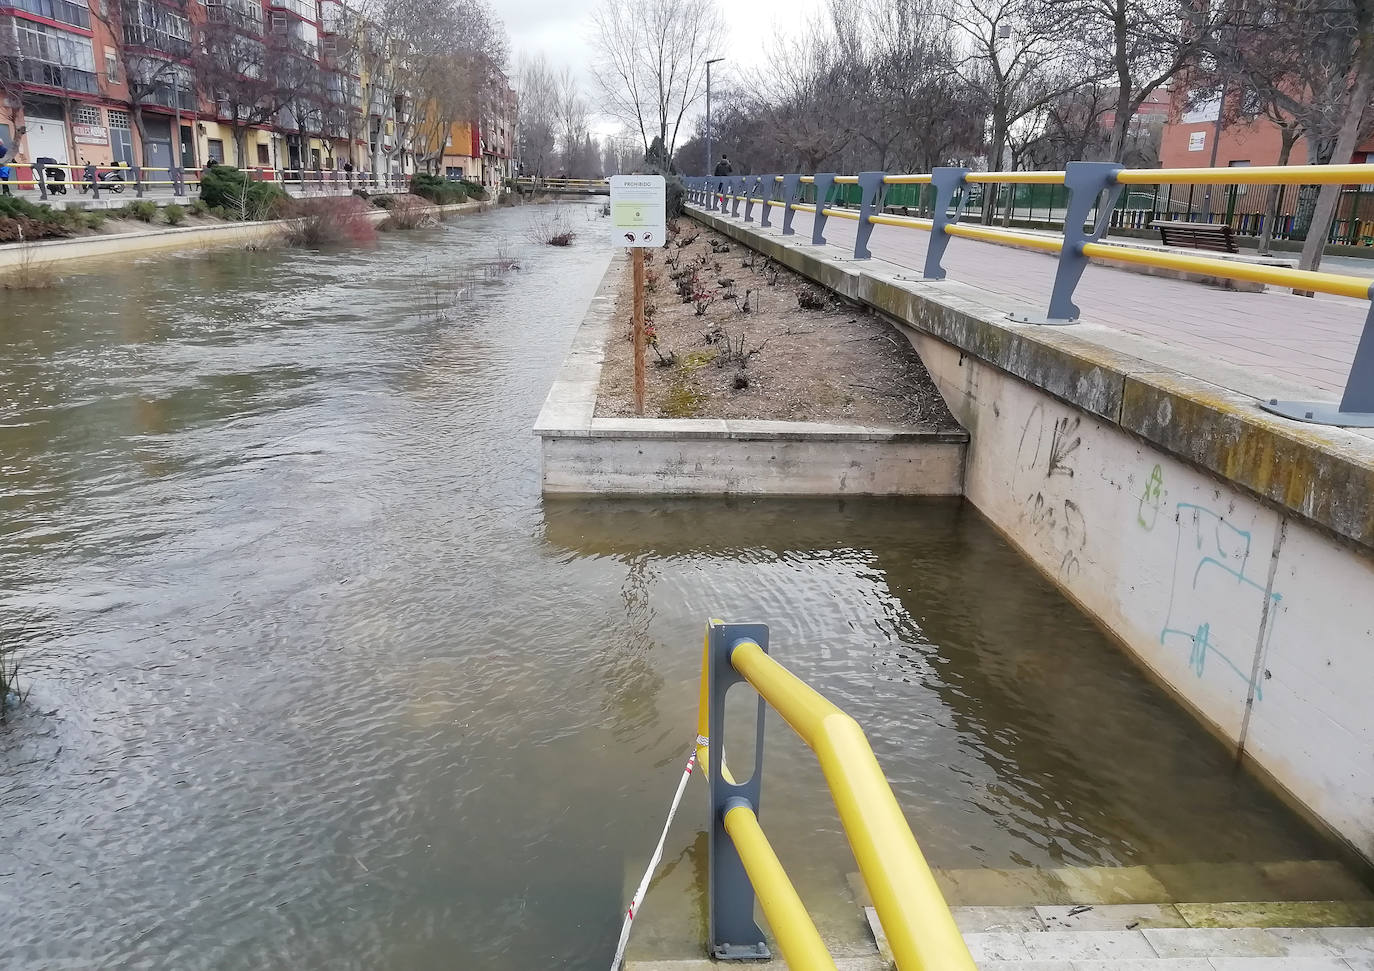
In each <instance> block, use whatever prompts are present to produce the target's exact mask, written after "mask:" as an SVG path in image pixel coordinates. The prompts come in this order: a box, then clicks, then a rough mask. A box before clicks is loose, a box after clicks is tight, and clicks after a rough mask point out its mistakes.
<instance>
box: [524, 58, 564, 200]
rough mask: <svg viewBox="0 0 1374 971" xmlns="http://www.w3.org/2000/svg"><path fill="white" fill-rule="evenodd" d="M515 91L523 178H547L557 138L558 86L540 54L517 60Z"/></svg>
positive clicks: (550, 69)
mask: <svg viewBox="0 0 1374 971" xmlns="http://www.w3.org/2000/svg"><path fill="white" fill-rule="evenodd" d="M516 88H517V90H518V91H519V94H520V140H521V159H522V161H523V163H524V166H525V174H526V175H533V176H544V175H547V174H548V173H549V168H550V166H552V165H553V157H554V149H555V147H556V141H557V137H558V85H557V81H556V80H555V77H554V73H553V69H552V68H550V67H549V62H548V60H547V59H546V58H545V57H544V55H543V54H538V55H536V56H534V57H532V58H522V59H521V61H520V66H519V70H518V71H517V73H516Z"/></svg>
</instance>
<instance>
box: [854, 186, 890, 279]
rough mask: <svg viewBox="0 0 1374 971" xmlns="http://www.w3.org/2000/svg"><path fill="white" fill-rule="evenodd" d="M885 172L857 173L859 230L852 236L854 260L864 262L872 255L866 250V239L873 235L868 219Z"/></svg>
mask: <svg viewBox="0 0 1374 971" xmlns="http://www.w3.org/2000/svg"><path fill="white" fill-rule="evenodd" d="M886 175H887V173H885V172H860V173H859V191H860V193H861V195H860V197H859V228H858V231H857V232H856V233H855V234H854V259H856V260H866V259H869V258H870V257H871V256H872V255H873V254H872V253H871V252H869V249H868V238H869V237H870V236H872V235H873V224H872V223H871V222H869V221H868V217H869V216H871V215H873V210H874V209H875V208H876V207H877V202H878V193H879V192H880V191H881V190H882V187H883V179H884V178H885V177H886Z"/></svg>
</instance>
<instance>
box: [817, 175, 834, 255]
mask: <svg viewBox="0 0 1374 971" xmlns="http://www.w3.org/2000/svg"><path fill="white" fill-rule="evenodd" d="M811 184H812V185H813V186H815V187H816V214H815V217H814V218H813V219H812V220H811V244H812V245H813V246H824V245H825V220H826V215H825V197H826V196H828V195H830V187H831V186H832V185H834V184H835V173H834V172H824V173H822V174H820V175H816V176H813V177H812V182H811Z"/></svg>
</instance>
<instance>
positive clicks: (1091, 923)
mask: <svg viewBox="0 0 1374 971" xmlns="http://www.w3.org/2000/svg"><path fill="white" fill-rule="evenodd" d="M951 910H952V912H953V914H954V921H955V923H956V924H958V925H959V929H960V930H961V931H963V932H964V933H972V932H978V931H1016V932H1025V931H1042V930H1100V931H1132V930H1140V929H1143V928H1146V927H1370V926H1374V901H1372V900H1300V901H1287V900H1285V901H1273V902H1260V903H1256V902H1251V901H1230V902H1225V903H1178V904H1092V905H1078V906H1073V907H1067V906H1054V907H1043V906H1042V907H954V908H951Z"/></svg>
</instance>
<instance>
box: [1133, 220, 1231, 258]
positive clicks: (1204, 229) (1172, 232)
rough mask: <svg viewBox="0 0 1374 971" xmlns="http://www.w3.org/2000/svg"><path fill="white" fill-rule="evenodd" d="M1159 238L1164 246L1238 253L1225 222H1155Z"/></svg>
mask: <svg viewBox="0 0 1374 971" xmlns="http://www.w3.org/2000/svg"><path fill="white" fill-rule="evenodd" d="M1154 228H1155V229H1158V230H1159V239H1160V242H1162V243H1163V244H1164V245H1165V246H1188V247H1191V248H1193V249H1209V250H1215V251H1216V252H1218V253H1239V252H1240V247H1238V246H1237V245H1236V240H1235V237H1234V236H1232V235H1231V227H1230V226H1228V225H1227V224H1225V223H1187V222H1156V223H1155V224H1154Z"/></svg>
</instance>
